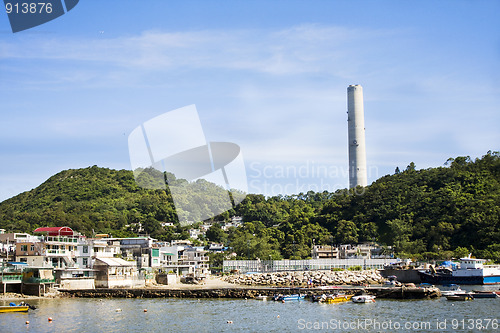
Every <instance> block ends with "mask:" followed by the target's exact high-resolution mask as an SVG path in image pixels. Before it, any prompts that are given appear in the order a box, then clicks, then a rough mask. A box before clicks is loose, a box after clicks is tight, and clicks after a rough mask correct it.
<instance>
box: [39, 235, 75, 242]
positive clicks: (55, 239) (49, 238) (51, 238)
mask: <svg viewBox="0 0 500 333" xmlns="http://www.w3.org/2000/svg"><path fill="white" fill-rule="evenodd" d="M42 240H43V241H45V242H58V243H78V240H79V238H77V237H76V238H75V237H63V236H47V237H43V238H42Z"/></svg>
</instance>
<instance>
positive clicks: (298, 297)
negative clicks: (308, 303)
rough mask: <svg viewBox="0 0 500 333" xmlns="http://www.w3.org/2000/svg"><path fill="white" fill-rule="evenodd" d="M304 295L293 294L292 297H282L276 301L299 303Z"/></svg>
mask: <svg viewBox="0 0 500 333" xmlns="http://www.w3.org/2000/svg"><path fill="white" fill-rule="evenodd" d="M305 297H306V295H301V294H293V295H283V296H280V297H278V299H277V300H278V301H300V300H302V299H304V298H305Z"/></svg>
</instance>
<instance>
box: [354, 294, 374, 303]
mask: <svg viewBox="0 0 500 333" xmlns="http://www.w3.org/2000/svg"><path fill="white" fill-rule="evenodd" d="M351 300H352V301H353V302H354V303H375V296H372V295H358V296H353V297H352V298H351Z"/></svg>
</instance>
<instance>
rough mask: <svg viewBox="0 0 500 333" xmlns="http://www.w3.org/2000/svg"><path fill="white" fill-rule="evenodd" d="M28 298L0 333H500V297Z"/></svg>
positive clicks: (3, 319)
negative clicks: (335, 300) (25, 308)
mask: <svg viewBox="0 0 500 333" xmlns="http://www.w3.org/2000/svg"><path fill="white" fill-rule="evenodd" d="M475 288H479V286H478V287H475ZM497 288H498V287H497ZM464 289H465V288H464ZM467 289H471V287H469V288H467ZM29 302H30V304H33V305H36V306H37V307H38V309H37V310H34V311H30V312H29V313H2V314H0V332H16V333H19V332H307V331H331V332H479V331H481V332H500V299H478V300H474V301H468V302H451V301H447V300H446V298H441V299H436V300H406V301H397V300H377V302H376V303H372V304H355V303H352V302H348V303H341V304H318V303H312V302H309V301H295V302H287V303H279V302H273V301H267V302H263V301H257V300H251V299H249V300H242V299H231V300H227V299H200V300H197V299H173V298H156V299H102V300H101V299H77V298H71V299H40V300H30V301H29ZM8 303H9V302H8V301H0V304H1V305H6V304H8ZM118 309H120V311H117V310H118ZM144 309H147V312H144ZM48 317H52V319H53V321H52V322H49V321H48V320H47V318H48ZM26 321H29V322H30V323H29V324H28V325H27V324H26ZM228 321H230V322H232V323H228Z"/></svg>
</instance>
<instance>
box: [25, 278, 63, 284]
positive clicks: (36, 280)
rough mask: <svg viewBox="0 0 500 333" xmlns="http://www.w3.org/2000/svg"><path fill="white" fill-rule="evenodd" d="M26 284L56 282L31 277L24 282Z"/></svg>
mask: <svg viewBox="0 0 500 333" xmlns="http://www.w3.org/2000/svg"><path fill="white" fill-rule="evenodd" d="M23 282H25V283H54V282H56V280H55V279H40V278H35V277H29V278H27V279H25V280H23Z"/></svg>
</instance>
